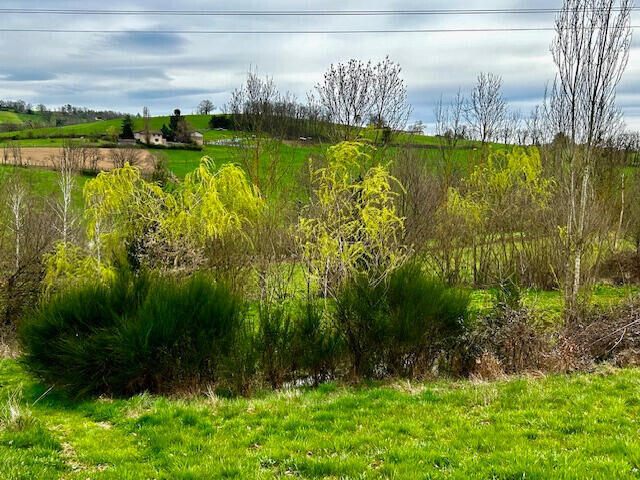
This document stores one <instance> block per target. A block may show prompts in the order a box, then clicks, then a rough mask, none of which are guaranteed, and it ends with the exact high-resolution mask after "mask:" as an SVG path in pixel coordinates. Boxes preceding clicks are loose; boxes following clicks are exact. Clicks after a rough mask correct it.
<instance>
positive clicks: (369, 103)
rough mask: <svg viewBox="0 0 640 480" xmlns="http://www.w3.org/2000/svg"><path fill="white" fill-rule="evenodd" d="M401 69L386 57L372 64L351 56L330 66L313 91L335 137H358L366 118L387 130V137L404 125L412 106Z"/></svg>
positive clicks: (335, 138) (378, 127)
mask: <svg viewBox="0 0 640 480" xmlns="http://www.w3.org/2000/svg"><path fill="white" fill-rule="evenodd" d="M401 72H402V68H400V65H399V64H397V63H395V62H393V61H392V60H391V59H390V58H389V57H385V59H384V60H383V61H382V62H379V63H378V64H375V65H374V64H372V63H371V62H370V61H369V62H367V63H364V62H362V61H360V60H355V59H351V60H349V62H347V63H338V64H335V65H334V64H332V65H331V66H330V67H329V69H328V70H327V72H326V73H325V74H324V79H323V81H322V83H318V84H317V85H316V92H317V94H318V97H319V102H320V104H321V105H322V107H323V108H324V110H325V112H326V116H327V118H328V120H329V121H330V122H331V123H332V126H333V132H332V133H333V137H334V140H353V139H354V138H357V137H358V135H359V134H360V131H361V129H362V127H364V126H365V125H366V123H367V122H370V123H371V124H372V125H374V126H375V127H376V128H377V129H378V130H382V131H383V132H384V131H386V132H388V133H387V137H388V134H389V133H392V132H393V131H395V130H400V129H404V128H405V126H406V124H407V120H408V118H409V115H410V113H411V107H410V106H409V104H408V103H407V89H406V86H405V84H404V80H403V79H402V77H401V75H400V74H401ZM383 135H384V133H383ZM382 140H385V141H386V140H388V138H386V139H385V138H383V139H382Z"/></svg>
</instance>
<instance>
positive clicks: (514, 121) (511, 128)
mask: <svg viewBox="0 0 640 480" xmlns="http://www.w3.org/2000/svg"><path fill="white" fill-rule="evenodd" d="M521 130H522V113H521V112H520V110H512V111H511V112H508V113H506V114H505V116H504V124H503V126H502V141H503V143H504V144H505V145H508V144H510V143H518V144H520V145H523V144H524V142H520V141H519V140H520V131H521Z"/></svg>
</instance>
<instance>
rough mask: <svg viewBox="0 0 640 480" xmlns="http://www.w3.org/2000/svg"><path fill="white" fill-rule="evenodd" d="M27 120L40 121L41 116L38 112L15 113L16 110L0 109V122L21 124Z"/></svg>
mask: <svg viewBox="0 0 640 480" xmlns="http://www.w3.org/2000/svg"><path fill="white" fill-rule="evenodd" d="M29 120H33V121H42V120H43V118H42V116H41V115H38V114H35V113H34V114H29V113H16V112H8V111H4V110H2V111H0V123H14V124H16V125H22V124H23V123H24V122H27V121H29Z"/></svg>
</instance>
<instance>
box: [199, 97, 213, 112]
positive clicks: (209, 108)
mask: <svg viewBox="0 0 640 480" xmlns="http://www.w3.org/2000/svg"><path fill="white" fill-rule="evenodd" d="M215 109H216V107H215V105H214V104H213V102H212V101H211V100H202V101H201V102H200V103H199V104H198V113H199V114H200V115H209V114H210V113H211V112H213V111H214V110H215Z"/></svg>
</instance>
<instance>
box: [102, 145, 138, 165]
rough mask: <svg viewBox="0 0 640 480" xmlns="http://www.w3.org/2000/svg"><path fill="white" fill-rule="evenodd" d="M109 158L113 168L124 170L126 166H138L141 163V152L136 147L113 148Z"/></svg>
mask: <svg viewBox="0 0 640 480" xmlns="http://www.w3.org/2000/svg"><path fill="white" fill-rule="evenodd" d="M109 157H110V158H111V162H112V163H113V168H122V167H124V166H125V165H126V164H129V165H131V166H133V165H137V164H138V162H139V161H140V150H139V149H138V148H136V147H128V146H126V147H123V148H111V149H110V150H109Z"/></svg>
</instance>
